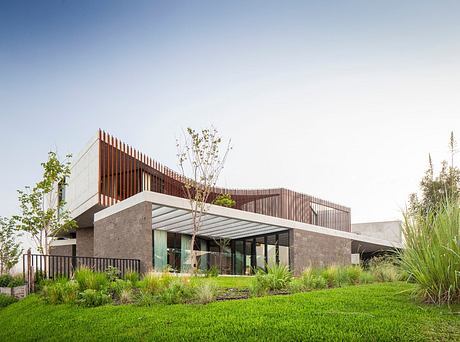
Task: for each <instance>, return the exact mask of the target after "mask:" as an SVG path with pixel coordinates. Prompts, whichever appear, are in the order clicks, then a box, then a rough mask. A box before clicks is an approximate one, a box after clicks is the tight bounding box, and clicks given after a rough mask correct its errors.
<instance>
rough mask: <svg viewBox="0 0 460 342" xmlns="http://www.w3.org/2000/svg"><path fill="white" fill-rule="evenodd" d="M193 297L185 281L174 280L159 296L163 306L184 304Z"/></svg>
mask: <svg viewBox="0 0 460 342" xmlns="http://www.w3.org/2000/svg"><path fill="white" fill-rule="evenodd" d="M192 296H193V291H192V288H191V286H190V284H187V280H186V279H180V278H176V279H174V280H172V281H171V282H169V284H168V286H167V287H165V288H164V289H163V290H162V291H161V292H160V294H159V297H160V300H161V301H162V302H163V303H165V304H179V303H184V302H186V301H187V300H188V299H191V298H192Z"/></svg>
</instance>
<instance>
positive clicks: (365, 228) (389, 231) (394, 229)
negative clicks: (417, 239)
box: [351, 221, 402, 242]
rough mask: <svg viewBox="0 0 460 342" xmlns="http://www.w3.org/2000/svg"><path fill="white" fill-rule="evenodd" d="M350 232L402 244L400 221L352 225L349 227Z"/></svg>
mask: <svg viewBox="0 0 460 342" xmlns="http://www.w3.org/2000/svg"><path fill="white" fill-rule="evenodd" d="M351 232H352V233H356V234H360V235H365V236H371V237H375V238H378V239H383V240H387V241H391V242H402V233H401V221H385V222H367V223H354V224H352V225H351Z"/></svg>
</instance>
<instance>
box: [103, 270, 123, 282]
mask: <svg viewBox="0 0 460 342" xmlns="http://www.w3.org/2000/svg"><path fill="white" fill-rule="evenodd" d="M105 276H106V277H107V279H108V280H109V281H115V280H117V279H119V278H120V270H119V269H118V268H116V267H114V266H109V267H107V268H106V269H105Z"/></svg>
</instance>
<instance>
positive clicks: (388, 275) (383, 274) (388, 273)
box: [368, 255, 401, 282]
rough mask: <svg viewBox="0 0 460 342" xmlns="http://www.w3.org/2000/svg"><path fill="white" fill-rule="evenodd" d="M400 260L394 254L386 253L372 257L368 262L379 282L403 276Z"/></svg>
mask: <svg viewBox="0 0 460 342" xmlns="http://www.w3.org/2000/svg"><path fill="white" fill-rule="evenodd" d="M398 263H399V261H398V260H397V259H396V258H395V257H394V256H389V255H384V256H378V257H374V258H372V259H371V260H370V261H369V263H368V268H369V272H370V273H371V274H372V275H373V276H374V279H375V280H376V281H379V282H393V281H397V280H399V279H400V278H401V271H400V268H399V266H398Z"/></svg>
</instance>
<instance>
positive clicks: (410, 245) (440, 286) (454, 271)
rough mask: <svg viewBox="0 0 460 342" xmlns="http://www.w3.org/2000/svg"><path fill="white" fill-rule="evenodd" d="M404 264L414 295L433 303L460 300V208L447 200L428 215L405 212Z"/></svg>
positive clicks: (454, 202) (401, 256) (402, 260)
mask: <svg viewBox="0 0 460 342" xmlns="http://www.w3.org/2000/svg"><path fill="white" fill-rule="evenodd" d="M403 234H404V237H405V243H406V245H405V249H404V250H403V251H401V253H400V258H401V265H402V268H403V270H405V271H406V272H407V275H408V277H409V280H410V281H413V282H415V283H416V284H417V289H416V292H415V294H416V295H417V296H418V297H419V298H420V299H422V300H423V301H425V302H430V303H437V304H441V303H448V304H450V303H460V207H459V203H458V201H452V200H445V202H444V203H443V204H442V205H441V206H440V207H439V209H437V210H432V211H431V212H428V213H426V214H422V213H415V214H406V215H405V219H404V224H403Z"/></svg>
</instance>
